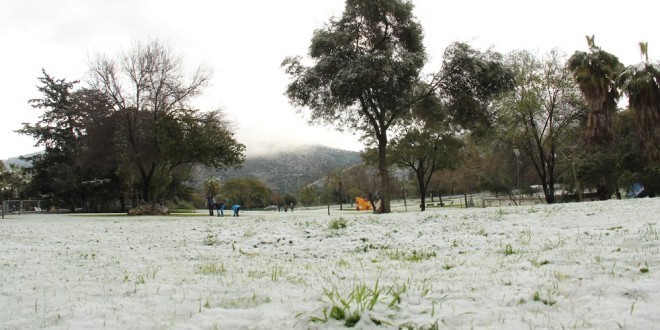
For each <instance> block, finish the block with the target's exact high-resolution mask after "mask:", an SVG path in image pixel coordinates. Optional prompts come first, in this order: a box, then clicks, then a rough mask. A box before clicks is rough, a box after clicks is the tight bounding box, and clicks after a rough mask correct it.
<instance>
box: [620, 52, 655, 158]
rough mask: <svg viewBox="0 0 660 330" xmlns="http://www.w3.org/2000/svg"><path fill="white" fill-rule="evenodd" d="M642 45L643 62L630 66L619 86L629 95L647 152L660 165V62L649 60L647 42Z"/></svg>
mask: <svg viewBox="0 0 660 330" xmlns="http://www.w3.org/2000/svg"><path fill="white" fill-rule="evenodd" d="M639 46H640V51H641V53H642V56H643V58H644V61H643V62H642V63H638V64H636V65H630V66H627V67H626V68H625V70H623V72H622V73H621V75H619V77H618V78H617V85H618V86H619V88H621V90H622V91H623V92H624V93H625V94H626V95H627V96H628V102H629V108H630V109H631V110H632V111H633V112H634V113H635V119H636V121H637V127H638V131H639V135H640V136H641V138H642V141H643V144H644V149H645V151H646V153H647V154H648V155H649V158H650V159H651V160H652V161H653V162H654V165H655V166H660V87H659V85H660V63H651V62H649V55H648V43H644V42H640V44H639Z"/></svg>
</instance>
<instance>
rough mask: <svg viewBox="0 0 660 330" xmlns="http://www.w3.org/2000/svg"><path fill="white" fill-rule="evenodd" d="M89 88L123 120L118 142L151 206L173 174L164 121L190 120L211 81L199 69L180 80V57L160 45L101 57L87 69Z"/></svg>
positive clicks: (153, 43) (142, 45)
mask: <svg viewBox="0 0 660 330" xmlns="http://www.w3.org/2000/svg"><path fill="white" fill-rule="evenodd" d="M91 76H92V77H91V78H92V82H91V83H92V85H93V86H94V87H95V88H97V89H98V90H101V91H103V92H105V93H106V94H107V95H108V96H109V97H110V99H111V102H112V105H113V107H114V109H115V110H116V111H118V112H119V113H120V116H119V117H120V118H121V120H122V124H121V125H120V126H121V128H122V129H121V130H120V136H118V139H119V141H120V146H121V150H122V152H123V153H124V156H125V157H124V158H125V159H126V160H127V161H128V162H130V163H132V164H133V166H132V167H133V168H135V169H136V171H137V172H138V173H139V176H140V178H141V180H142V182H141V183H142V198H143V200H152V199H153V198H155V197H156V196H153V195H155V194H153V192H152V190H153V189H160V187H156V185H157V183H156V182H160V183H166V182H167V180H166V178H165V177H158V178H157V177H156V176H166V175H168V174H169V171H168V170H166V169H169V170H171V166H168V165H169V164H168V163H167V162H168V160H167V155H166V153H165V152H164V149H165V148H166V147H167V144H168V143H170V141H168V140H167V138H166V136H167V135H166V132H165V130H166V126H167V125H168V120H169V119H172V118H177V117H178V116H184V115H186V114H190V111H191V110H190V107H189V101H190V100H191V99H192V98H194V97H196V96H198V95H199V94H200V93H201V91H202V89H203V87H205V86H206V85H207V83H208V81H209V79H210V72H209V70H207V69H205V68H203V67H201V66H200V67H197V68H196V69H195V70H193V72H192V74H191V75H190V77H189V78H188V79H187V80H186V79H184V68H183V60H182V57H180V56H177V55H175V54H174V53H173V51H172V49H171V48H170V47H169V46H167V45H165V44H163V43H161V42H160V41H158V40H154V41H150V42H145V43H143V42H136V43H135V44H134V45H133V47H132V48H131V49H130V50H128V51H126V52H122V53H120V54H119V56H118V57H117V58H116V59H112V58H109V57H107V56H104V55H99V56H97V57H96V59H95V60H94V61H93V63H92V65H91Z"/></svg>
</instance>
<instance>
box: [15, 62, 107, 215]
mask: <svg viewBox="0 0 660 330" xmlns="http://www.w3.org/2000/svg"><path fill="white" fill-rule="evenodd" d="M42 73H43V77H41V78H39V81H40V82H41V86H39V87H38V90H39V91H40V92H41V93H42V94H43V98H39V99H32V100H30V101H29V102H30V104H32V106H33V107H34V108H37V109H43V110H44V112H43V114H42V115H41V116H40V117H39V121H38V122H37V123H36V124H34V125H33V124H29V123H24V124H23V128H22V129H19V130H18V132H19V133H21V134H26V135H30V136H32V137H34V138H35V139H36V141H37V142H36V144H35V145H37V146H39V145H40V146H43V147H44V148H45V151H44V153H43V154H38V155H36V156H33V157H31V158H30V161H31V162H32V171H33V172H34V180H33V189H34V190H35V191H38V192H39V193H41V194H44V195H50V196H51V197H52V198H54V199H55V200H56V202H58V201H59V202H63V203H66V204H68V205H69V208H70V209H71V210H72V211H73V210H74V208H75V205H76V203H77V202H80V201H81V200H82V199H83V198H84V196H82V191H83V189H81V186H80V184H81V182H82V181H83V180H85V176H84V175H85V174H86V172H88V171H90V170H91V169H92V167H86V168H84V167H83V164H81V163H80V161H79V159H80V155H81V154H82V153H83V152H84V151H85V149H86V148H84V146H83V138H82V137H83V136H84V135H85V134H86V133H87V128H88V127H90V126H91V124H90V118H95V117H96V116H95V113H96V112H98V111H104V110H107V109H108V106H107V103H104V99H103V98H102V97H101V96H100V95H99V94H97V93H95V92H94V91H92V90H88V89H80V90H76V91H74V86H75V85H76V84H77V83H78V82H77V81H73V82H69V81H66V80H65V79H56V78H54V77H51V76H50V75H48V74H47V73H46V71H45V70H42ZM96 124H98V123H96Z"/></svg>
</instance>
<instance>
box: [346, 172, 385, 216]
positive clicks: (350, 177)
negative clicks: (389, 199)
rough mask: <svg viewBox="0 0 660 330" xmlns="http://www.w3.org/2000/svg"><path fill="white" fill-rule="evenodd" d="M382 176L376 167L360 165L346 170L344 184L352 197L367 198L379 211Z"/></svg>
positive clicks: (375, 209)
mask: <svg viewBox="0 0 660 330" xmlns="http://www.w3.org/2000/svg"><path fill="white" fill-rule="evenodd" d="M380 178H381V177H380V176H379V175H378V169H377V168H376V167H374V166H371V165H367V164H359V165H355V166H352V167H351V168H349V169H348V170H346V172H345V174H344V183H345V185H346V186H347V187H348V191H349V192H352V193H351V194H350V195H352V196H351V197H357V194H360V196H361V197H366V198H367V199H368V200H369V202H370V203H371V207H372V209H373V210H374V212H375V211H377V209H378V208H377V207H376V204H375V203H376V201H377V200H381V205H382V198H381V197H380V191H379V188H380V187H382V185H381V183H380Z"/></svg>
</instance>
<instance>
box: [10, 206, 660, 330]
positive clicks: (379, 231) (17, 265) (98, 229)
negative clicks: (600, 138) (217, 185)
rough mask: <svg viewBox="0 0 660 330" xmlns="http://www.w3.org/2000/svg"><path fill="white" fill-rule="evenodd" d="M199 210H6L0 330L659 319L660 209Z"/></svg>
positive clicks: (627, 323) (652, 323)
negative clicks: (337, 313) (337, 314)
mask: <svg viewBox="0 0 660 330" xmlns="http://www.w3.org/2000/svg"><path fill="white" fill-rule="evenodd" d="M201 212H205V211H200V215H199V216H194V217H191V216H185V217H184V216H166V217H128V216H113V215H101V216H98V215H83V216H80V215H49V214H32V215H20V216H19V215H10V216H6V218H5V219H4V220H0V256H1V259H0V260H1V261H0V325H1V328H3V329H5V328H7V329H13V328H16V329H25V328H38V327H45V328H56V329H58V328H67V329H89V328H101V327H106V328H111V329H112V328H115V329H118V328H121V329H149V328H158V329H162V328H173V329H310V328H312V329H331V328H342V327H344V326H345V325H346V320H345V319H342V320H336V319H334V318H332V317H331V316H330V312H331V310H332V307H333V305H335V306H337V307H339V309H341V308H343V309H345V312H346V313H347V314H349V315H350V314H351V313H357V314H358V315H360V316H361V317H360V319H359V321H357V324H356V327H357V328H395V329H396V328H399V327H402V326H404V327H411V328H430V327H434V326H437V327H440V328H459V329H460V328H487V329H491V328H506V329H521V328H619V327H624V328H631V329H650V328H655V327H657V325H658V324H660V312H659V310H658V304H659V303H660V279H659V277H660V276H659V275H658V274H660V267H659V265H660V253H659V252H660V234H659V232H660V224H659V222H660V216H659V214H660V199H636V200H622V201H617V200H613V201H607V202H589V203H573V204H556V205H534V206H520V207H500V208H472V209H457V208H434V209H431V210H427V211H426V212H408V213H402V212H397V213H392V214H387V215H374V214H368V213H358V212H355V211H339V210H335V209H333V210H332V212H331V213H332V214H331V215H330V216H328V215H327V213H326V212H327V211H326V210H325V209H321V210H303V209H296V211H295V212H287V213H284V212H280V213H278V212H257V211H254V212H251V211H245V212H241V217H239V218H232V217H224V218H218V217H210V216H208V215H202V213H201ZM340 220H345V222H346V227H345V228H338V229H333V228H331V227H332V226H331V224H335V225H336V224H337V223H338V222H339V221H340ZM335 227H341V226H335ZM361 290H363V291H361ZM360 292H361V293H362V296H360ZM375 292H377V293H379V295H378V296H377V297H376V298H375V299H373V300H372V298H373V297H374V293H375ZM351 293H352V294H353V295H352V296H351ZM351 297H353V298H354V299H352V300H351V299H350V298H351ZM342 300H344V302H345V303H346V305H345V306H344V305H342V303H341V301H342ZM370 302H372V303H373V304H370ZM324 309H325V311H326V314H324Z"/></svg>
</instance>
